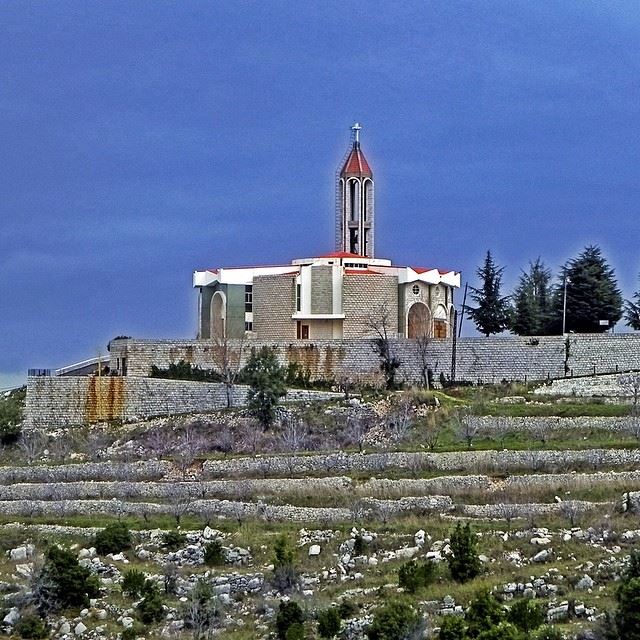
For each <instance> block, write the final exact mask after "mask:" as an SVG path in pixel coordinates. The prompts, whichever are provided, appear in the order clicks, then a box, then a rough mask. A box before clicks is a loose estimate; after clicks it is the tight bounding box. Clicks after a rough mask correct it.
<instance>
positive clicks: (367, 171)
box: [340, 142, 373, 178]
mask: <svg viewBox="0 0 640 640" xmlns="http://www.w3.org/2000/svg"><path fill="white" fill-rule="evenodd" d="M340 175H341V176H357V177H358V178H363V177H367V178H372V177H373V173H372V172H371V168H370V167H369V163H368V162H367V159H366V158H365V157H364V153H362V150H361V149H360V143H359V142H354V143H353V148H352V149H351V152H350V153H349V156H348V157H347V161H346V162H345V163H344V166H343V167H342V171H341V172H340Z"/></svg>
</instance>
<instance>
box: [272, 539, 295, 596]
mask: <svg viewBox="0 0 640 640" xmlns="http://www.w3.org/2000/svg"><path fill="white" fill-rule="evenodd" d="M274 551H275V558H274V560H273V579H272V582H273V586H274V587H275V588H276V589H278V591H282V592H287V591H290V590H292V589H294V588H295V587H297V586H298V582H299V577H298V571H297V570H296V568H295V566H294V564H293V551H292V550H291V548H290V547H289V544H288V542H287V539H286V537H285V536H284V535H282V536H278V538H277V539H276V542H275V545H274Z"/></svg>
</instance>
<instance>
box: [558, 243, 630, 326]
mask: <svg viewBox="0 0 640 640" xmlns="http://www.w3.org/2000/svg"><path fill="white" fill-rule="evenodd" d="M565 278H566V297H567V300H566V302H567V313H566V323H565V330H566V331H575V332H576V333H602V332H603V331H606V330H607V329H608V328H609V327H611V326H613V325H614V324H615V323H616V322H618V320H620V318H621V317H622V294H621V293H620V290H619V289H618V283H617V281H616V278H615V272H614V270H613V269H612V268H611V267H610V266H609V265H608V263H607V261H606V260H605V258H604V256H603V255H602V251H601V250H600V248H599V247H597V246H595V245H590V246H588V247H586V248H585V249H584V250H583V251H582V252H581V253H580V254H579V255H578V256H577V257H576V258H573V259H571V260H569V261H567V262H566V263H565V265H564V266H563V267H562V272H561V275H560V279H559V282H558V285H557V287H556V291H555V296H554V304H553V308H554V313H553V319H552V330H553V332H554V333H560V332H561V331H562V316H563V306H564V294H565V286H564V285H565ZM601 320H608V321H609V323H608V325H601V324H600V321H601Z"/></svg>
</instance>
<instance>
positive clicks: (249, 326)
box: [244, 322, 253, 331]
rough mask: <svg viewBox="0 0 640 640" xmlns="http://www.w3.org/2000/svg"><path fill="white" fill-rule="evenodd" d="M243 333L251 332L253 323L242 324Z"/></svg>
mask: <svg viewBox="0 0 640 640" xmlns="http://www.w3.org/2000/svg"><path fill="white" fill-rule="evenodd" d="M244 330H245V331H253V322H245V323H244Z"/></svg>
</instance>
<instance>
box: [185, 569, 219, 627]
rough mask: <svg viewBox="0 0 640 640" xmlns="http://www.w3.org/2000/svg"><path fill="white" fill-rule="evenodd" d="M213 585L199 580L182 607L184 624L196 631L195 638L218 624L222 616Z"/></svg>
mask: <svg viewBox="0 0 640 640" xmlns="http://www.w3.org/2000/svg"><path fill="white" fill-rule="evenodd" d="M214 595H215V594H214V592H213V587H212V586H211V585H210V584H209V583H208V582H206V581H205V580H203V579H200V580H198V582H196V584H195V585H194V587H193V589H191V591H190V592H189V595H188V599H187V601H186V602H185V603H184V605H182V607H181V609H180V617H181V618H183V619H184V626H185V628H187V629H191V630H193V632H194V637H195V638H200V637H203V635H204V634H205V632H206V631H207V630H209V629H212V628H214V627H215V626H217V623H218V621H219V620H220V618H221V616H222V612H221V610H220V608H219V602H218V600H217V599H216V598H215V597H214Z"/></svg>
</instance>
